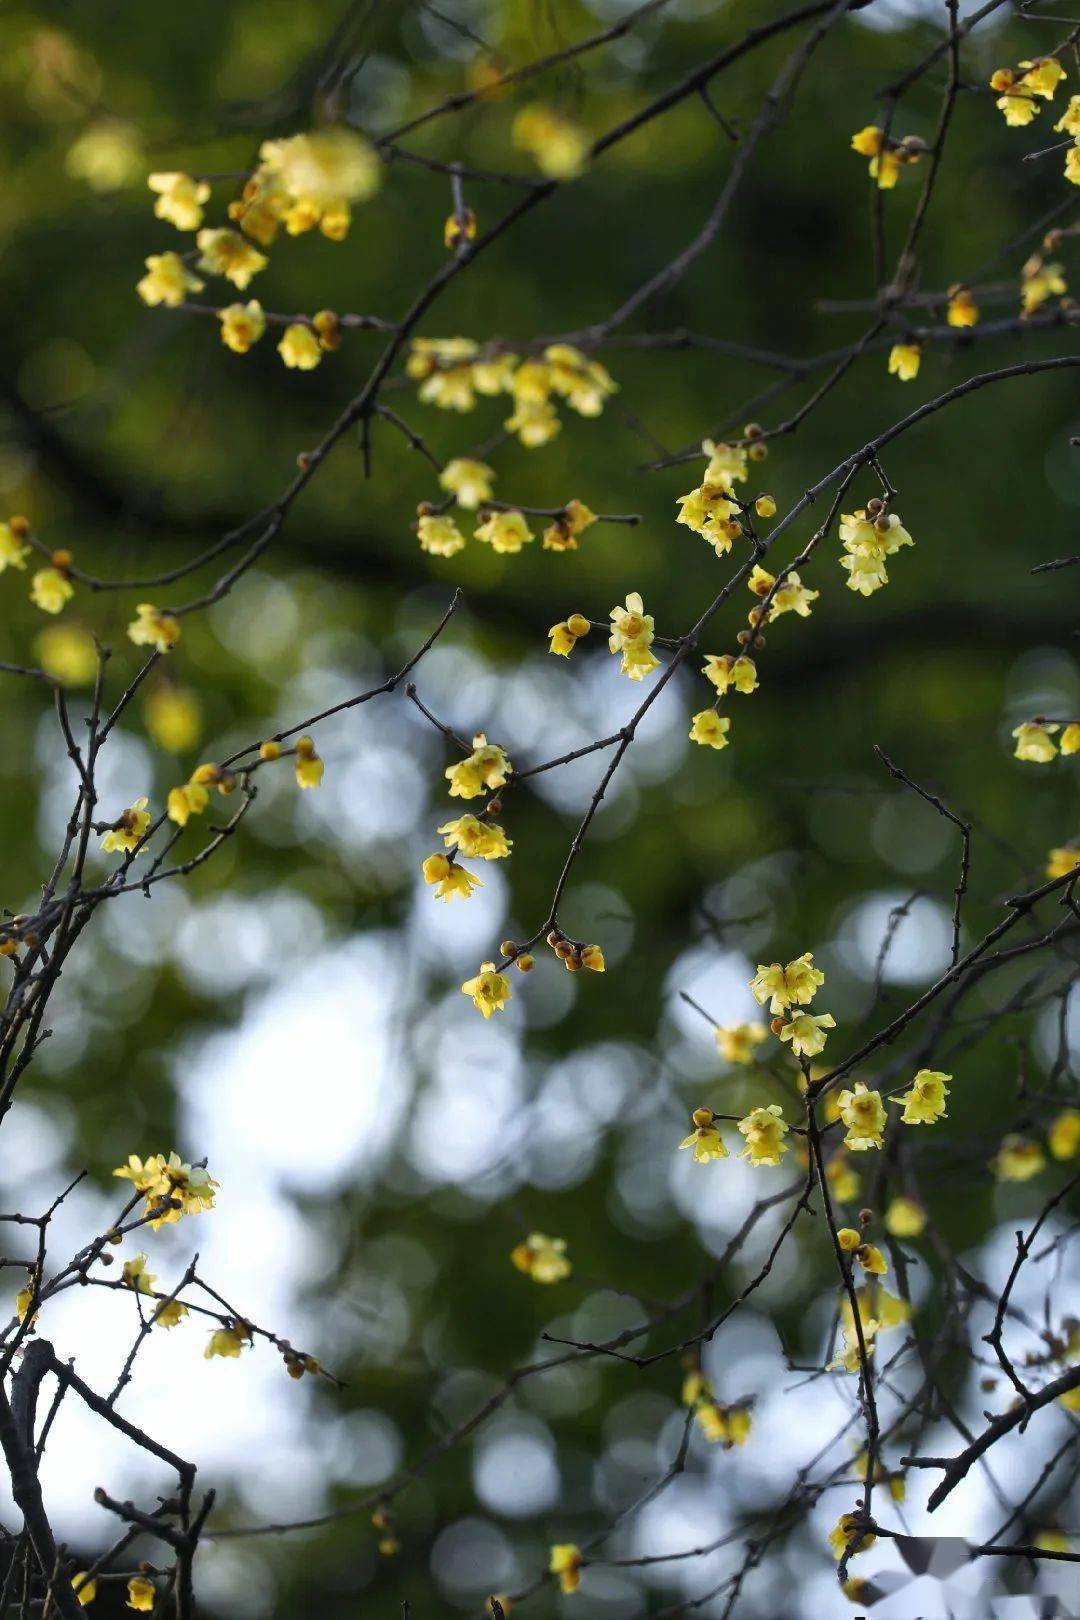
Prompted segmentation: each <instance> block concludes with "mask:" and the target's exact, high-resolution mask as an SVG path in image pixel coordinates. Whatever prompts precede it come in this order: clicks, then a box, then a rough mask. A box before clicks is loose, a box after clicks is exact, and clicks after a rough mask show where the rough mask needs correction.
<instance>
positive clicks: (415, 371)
mask: <svg viewBox="0 0 1080 1620" xmlns="http://www.w3.org/2000/svg"><path fill="white" fill-rule="evenodd" d="M476 353H477V345H476V344H475V343H474V342H473V340H472V338H462V337H455V338H414V339H413V342H412V347H411V349H410V351H409V358H408V360H407V361H406V362H405V370H406V372H407V373H408V375H409V376H410V377H418V378H420V379H421V382H420V389H419V396H420V399H421V401H422V403H423V404H425V405H437V406H439V408H440V409H441V410H444V411H471V410H472V409H473V407H474V405H475V404H476V393H475V387H474V374H473V367H472V365H471V363H470V362H471V361H472V360H473V359H474V357H475V355H476Z"/></svg>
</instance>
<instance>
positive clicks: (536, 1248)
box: [510, 1232, 573, 1283]
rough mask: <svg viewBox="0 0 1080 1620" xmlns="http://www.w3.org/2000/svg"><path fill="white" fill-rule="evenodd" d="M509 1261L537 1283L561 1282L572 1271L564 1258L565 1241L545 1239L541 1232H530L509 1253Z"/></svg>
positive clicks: (561, 1239)
mask: <svg viewBox="0 0 1080 1620" xmlns="http://www.w3.org/2000/svg"><path fill="white" fill-rule="evenodd" d="M510 1259H511V1260H512V1261H513V1263H514V1265H515V1266H516V1267H517V1269H518V1270H519V1271H523V1272H524V1273H525V1274H526V1276H528V1277H531V1278H532V1280H533V1282H537V1283H557V1282H562V1281H563V1279H564V1278H565V1277H569V1275H570V1273H571V1271H572V1270H573V1267H572V1266H571V1264H570V1262H569V1260H568V1259H567V1258H566V1239H565V1238H552V1237H546V1236H545V1235H544V1233H543V1232H530V1233H529V1235H528V1237H527V1238H526V1239H525V1241H524V1242H523V1243H519V1244H518V1245H517V1247H516V1248H514V1249H512V1250H511V1251H510Z"/></svg>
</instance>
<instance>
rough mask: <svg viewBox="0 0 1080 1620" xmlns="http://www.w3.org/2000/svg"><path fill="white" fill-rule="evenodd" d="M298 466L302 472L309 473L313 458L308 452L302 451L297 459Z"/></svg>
mask: <svg viewBox="0 0 1080 1620" xmlns="http://www.w3.org/2000/svg"><path fill="white" fill-rule="evenodd" d="M296 465H297V466H298V467H299V469H300V471H301V472H307V470H308V468H309V467H310V466H311V457H310V455H309V454H308V452H307V451H306V450H301V451H300V453H299V455H298V456H297V458H296Z"/></svg>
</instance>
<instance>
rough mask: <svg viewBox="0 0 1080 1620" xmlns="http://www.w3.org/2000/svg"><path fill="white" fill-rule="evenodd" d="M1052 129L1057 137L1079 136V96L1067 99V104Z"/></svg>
mask: <svg viewBox="0 0 1080 1620" xmlns="http://www.w3.org/2000/svg"><path fill="white" fill-rule="evenodd" d="M1054 129H1055V131H1056V133H1057V134H1058V135H1080V96H1070V97H1069V104H1068V106H1067V107H1066V108H1065V111H1064V112H1063V113H1062V115H1061V117H1060V118H1059V119H1058V121H1057V123H1056V124H1055V125H1054Z"/></svg>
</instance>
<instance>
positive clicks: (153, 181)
mask: <svg viewBox="0 0 1080 1620" xmlns="http://www.w3.org/2000/svg"><path fill="white" fill-rule="evenodd" d="M146 183H147V185H148V186H149V187H150V190H151V191H156V192H157V194H158V197H157V201H156V202H155V204H154V214H155V216H156V217H157V218H158V219H165V220H168V222H169V224H170V225H175V226H176V228H177V230H178V231H197V230H198V228H199V226H200V225H201V224H202V221H203V207H202V205H203V203H204V202H206V201H207V200H208V198H209V196H210V187H209V185H208V183H207V182H206V181H205V180H193V179H192V177H191V175H190V174H174V173H169V174H148V175H147V177H146Z"/></svg>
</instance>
